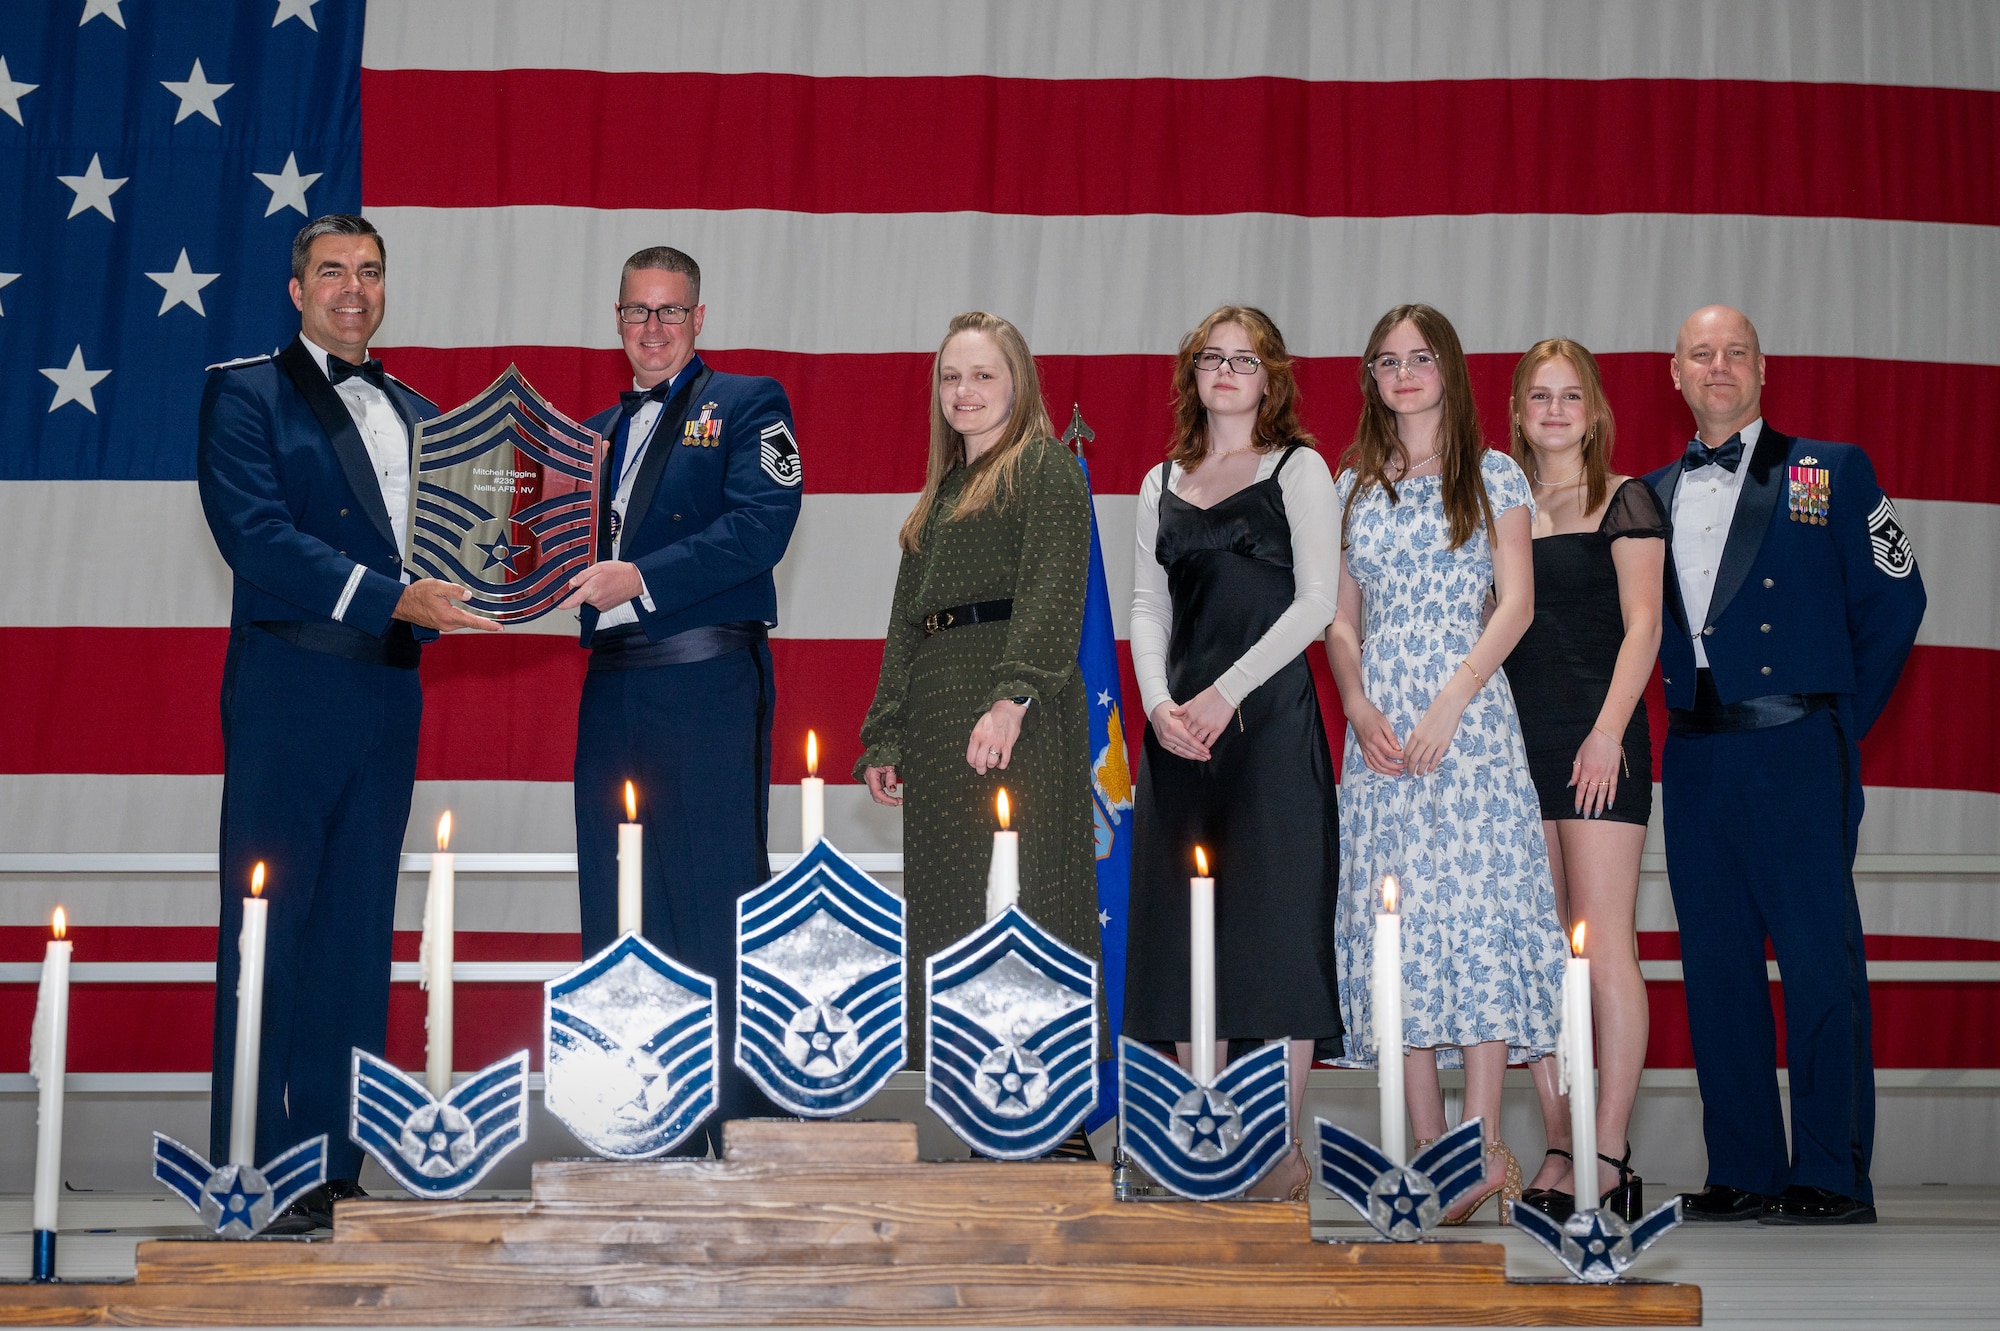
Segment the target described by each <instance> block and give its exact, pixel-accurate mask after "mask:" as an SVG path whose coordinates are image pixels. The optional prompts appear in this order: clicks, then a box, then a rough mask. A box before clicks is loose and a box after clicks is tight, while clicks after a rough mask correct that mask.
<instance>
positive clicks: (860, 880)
mask: <svg viewBox="0 0 2000 1331" xmlns="http://www.w3.org/2000/svg"><path fill="white" fill-rule="evenodd" d="M908 952H909V942H908V938H907V936H906V934H905V932H904V919H903V899H902V898H901V897H899V896H897V895H896V894H895V893H893V892H891V891H889V890H888V889H887V888H885V887H883V886H882V885H881V884H880V883H878V882H876V881H875V880H874V879H872V878H870V877H869V876H868V875H867V874H865V873H863V872H861V870H860V869H859V868H857V867H855V865H854V863H853V862H852V861H850V860H848V859H847V858H846V857H845V856H843V855H842V854H841V853H840V852H839V851H837V850H835V849H834V848H833V846H832V844H831V843H830V842H828V841H826V840H824V839H822V840H821V841H820V842H819V843H818V844H817V845H815V846H814V847H813V848H812V849H811V850H809V851H807V852H806V853H805V854H804V855H802V856H801V857H799V859H798V861H797V862H796V863H795V864H793V865H792V867H791V868H789V869H787V870H786V871H785V872H784V873H782V874H779V875H778V876H777V877H776V878H773V879H772V880H771V881H770V882H768V883H766V884H765V885H764V886H762V887H760V888H758V889H757V890H755V891H754V892H747V893H745V894H744V895H743V896H742V897H740V898H739V899H738V900H737V903H736V1066H737V1067H740V1068H742V1069H743V1071H744V1072H746V1073H747V1074H749V1076H750V1079H751V1080H752V1081H754V1082H756V1083H757V1085H758V1086H760V1087H762V1088H763V1090H764V1093H765V1094H766V1095H768V1096H770V1097H771V1099H773V1100H775V1101H776V1102H777V1103H778V1104H779V1105H781V1106H783V1107H784V1108H785V1109H787V1110H790V1111H791V1112H792V1113H794V1114H798V1115H801V1116H803V1117H806V1118H832V1117H834V1116H836V1115H839V1114H845V1113H847V1112H848V1111H849V1110H851V1109H854V1108H856V1107H857V1106H859V1105H861V1104H863V1103H865V1102H866V1101H867V1099H868V1097H870V1096H872V1095H874V1094H875V1092H876V1091H878V1090H880V1089H882V1086H883V1084H884V1083H886V1082H887V1081H888V1080H889V1077H890V1074H892V1073H894V1072H895V1071H896V1070H897V1069H899V1068H901V1067H902V1066H903V1058H904V1044H905V1036H906V1034H907V1019H906V1017H905V1009H906V1007H907V1006H908V1002H909V996H908V987H909V986H908V984H907V982H906V980H907V965H908V962H907V957H908Z"/></svg>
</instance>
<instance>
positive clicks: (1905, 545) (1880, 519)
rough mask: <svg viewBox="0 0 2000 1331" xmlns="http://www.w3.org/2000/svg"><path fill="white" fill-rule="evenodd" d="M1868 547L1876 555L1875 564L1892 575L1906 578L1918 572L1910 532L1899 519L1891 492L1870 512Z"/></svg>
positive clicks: (1915, 553)
mask: <svg viewBox="0 0 2000 1331" xmlns="http://www.w3.org/2000/svg"><path fill="white" fill-rule="evenodd" d="M1868 548H1869V550H1870V552H1871V553H1872V554H1873V555H1874V556H1875V567H1876V568H1879V569H1881V570H1882V571H1883V572H1884V573H1887V574H1888V575H1889V576H1890V577H1892V578H1907V577H1909V576H1910V574H1912V573H1914V572H1916V568H1917V552H1916V550H1915V549H1914V548H1913V547H1912V546H1911V545H1910V536H1909V533H1908V532H1906V531H1904V530H1903V524H1902V523H1901V522H1900V521H1898V520H1897V518H1896V508H1895V505H1893V504H1891V503H1890V502H1889V496H1888V495H1883V496H1882V502H1881V503H1879V504H1877V505H1875V511H1874V512H1872V513H1870V514H1869V515H1868Z"/></svg>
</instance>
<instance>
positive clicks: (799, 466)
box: [757, 421, 806, 488]
mask: <svg viewBox="0 0 2000 1331" xmlns="http://www.w3.org/2000/svg"><path fill="white" fill-rule="evenodd" d="M757 459H758V461H759V462H761V463H762V464H763V466H764V474H765V475H766V476H769V477H770V478H771V479H772V480H774V481H776V482H777V483H778V484H780V485H782V486H785V487H787V488H790V487H792V486H795V485H797V484H798V483H799V482H800V481H802V480H804V479H805V475H806V469H805V464H804V463H802V462H800V461H799V446H798V442H797V441H796V440H794V439H793V438H792V431H791V427H789V426H788V425H786V424H785V423H784V422H783V421H774V422H772V423H771V424H769V425H767V426H765V427H764V429H763V432H762V433H761V434H759V435H758V437H757Z"/></svg>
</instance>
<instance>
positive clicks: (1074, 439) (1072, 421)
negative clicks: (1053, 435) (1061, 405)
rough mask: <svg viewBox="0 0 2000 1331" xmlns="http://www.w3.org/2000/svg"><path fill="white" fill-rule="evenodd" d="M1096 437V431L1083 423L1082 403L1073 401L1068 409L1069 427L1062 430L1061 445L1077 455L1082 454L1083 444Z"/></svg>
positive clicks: (1080, 455)
mask: <svg viewBox="0 0 2000 1331" xmlns="http://www.w3.org/2000/svg"><path fill="white" fill-rule="evenodd" d="M1096 438H1097V431H1095V430H1093V429H1091V428H1090V426H1089V425H1087V424H1085V423H1084V419H1083V404H1082V403H1080V402H1073V403H1071V404H1070V409H1069V428H1068V429H1067V430H1064V431H1063V434H1062V441H1063V447H1065V448H1067V449H1068V450H1069V451H1070V452H1072V453H1074V454H1076V455H1077V456H1078V457H1082V456H1083V446H1084V445H1085V444H1087V443H1089V442H1090V441H1092V440H1094V439H1096Z"/></svg>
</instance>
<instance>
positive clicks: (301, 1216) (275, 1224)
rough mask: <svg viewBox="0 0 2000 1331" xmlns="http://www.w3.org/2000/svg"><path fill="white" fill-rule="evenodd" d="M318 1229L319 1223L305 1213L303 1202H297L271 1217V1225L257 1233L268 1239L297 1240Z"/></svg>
mask: <svg viewBox="0 0 2000 1331" xmlns="http://www.w3.org/2000/svg"><path fill="white" fill-rule="evenodd" d="M318 1228H319V1221H317V1220H315V1219H313V1217H312V1216H311V1215H310V1214H309V1213H308V1212H307V1211H306V1208H305V1203H304V1202H303V1201H297V1202H293V1203H292V1204H291V1205H290V1206H287V1207H286V1208H285V1209H284V1210H282V1211H280V1212H278V1213H277V1214H276V1215H274V1216H272V1217H271V1223H270V1224H268V1225H266V1226H264V1228H263V1229H261V1230H259V1231H258V1233H259V1234H261V1235H264V1236H267V1237H270V1238H281V1239H283V1238H298V1237H299V1236H301V1235H304V1234H310V1233H312V1232H313V1231H314V1230H315V1229H318Z"/></svg>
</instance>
